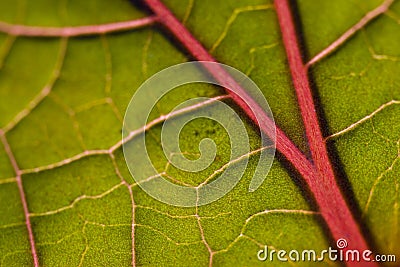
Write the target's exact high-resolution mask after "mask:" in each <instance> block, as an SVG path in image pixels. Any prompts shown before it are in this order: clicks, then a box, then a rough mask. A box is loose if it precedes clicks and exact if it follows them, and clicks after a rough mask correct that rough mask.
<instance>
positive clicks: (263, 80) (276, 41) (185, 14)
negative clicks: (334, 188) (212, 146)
mask: <svg viewBox="0 0 400 267" xmlns="http://www.w3.org/2000/svg"><path fill="white" fill-rule="evenodd" d="M165 4H166V5H167V6H168V7H169V8H171V10H172V12H173V13H174V14H175V15H176V16H177V17H178V18H179V19H180V20H181V21H183V24H184V25H186V27H187V28H188V29H189V30H190V32H191V33H192V34H193V36H195V37H196V39H198V40H199V41H200V42H201V43H202V44H203V45H204V46H205V47H206V49H208V50H209V51H210V53H211V54H212V55H213V56H214V57H215V58H216V59H217V60H218V61H219V62H221V63H225V64H228V65H231V66H233V67H235V68H237V69H239V70H241V71H243V72H244V73H246V74H248V75H249V76H250V77H251V78H252V79H253V80H254V81H255V82H256V83H257V85H258V86H259V87H260V88H261V89H262V91H263V93H264V94H265V96H266V98H267V100H268V102H269V105H270V107H271V109H272V111H273V114H274V119H275V122H276V124H277V125H278V126H279V127H280V128H281V129H282V130H283V131H284V132H285V133H286V135H287V136H288V137H289V138H290V139H291V140H292V141H293V142H294V143H295V144H296V145H297V146H298V147H299V148H300V149H301V150H302V151H304V153H306V154H307V155H309V154H310V151H309V149H308V142H307V140H306V138H305V137H304V136H305V130H304V127H303V122H302V117H301V113H300V111H299V109H298V107H299V106H298V103H297V98H296V95H295V90H294V88H293V86H292V81H291V75H290V67H289V66H288V63H287V58H286V54H285V48H284V44H283V42H282V37H281V33H280V28H279V24H278V19H277V14H276V10H275V8H274V5H273V3H272V2H268V1H264V0H243V1H240V2H238V1H233V0H228V1H218V2H216V3H215V2H210V1H193V0H187V1H182V0H180V1H176V0H168V1H165ZM380 4H381V1H376V0H373V1H352V2H349V1H335V2H327V1H319V2H318V1H312V0H305V1H298V3H297V9H296V8H294V9H295V10H294V12H298V15H299V17H298V21H297V23H299V25H298V26H299V27H301V29H302V31H303V39H304V50H307V51H305V52H306V53H305V55H304V57H305V60H306V61H309V60H311V59H312V58H314V57H315V56H316V55H318V53H319V52H320V51H324V49H325V48H326V47H328V46H329V44H331V43H333V42H334V41H335V40H337V38H339V37H340V35H341V34H342V33H344V32H345V31H346V30H347V29H349V28H351V27H352V26H354V25H356V24H357V22H358V21H360V19H362V18H363V17H364V16H365V15H366V14H367V13H368V12H369V11H370V10H373V9H374V8H376V7H377V6H379V5H380ZM0 10H1V12H0V21H4V22H7V23H8V24H6V26H4V25H5V24H1V25H0V26H1V27H0V29H3V31H4V29H8V28H7V25H15V24H23V25H30V26H52V27H63V26H82V25H96V24H109V23H111V24H112V25H115V24H113V23H114V22H117V21H127V20H134V19H139V18H146V17H147V16H148V11H147V10H146V9H144V8H143V3H140V4H139V3H137V2H133V3H130V2H128V1H122V0H121V1H113V2H112V3H111V2H106V1H84V2H82V3H81V2H79V3H75V2H62V3H54V2H52V1H35V3H23V2H22V1H21V3H19V4H18V5H15V4H14V2H11V1H1V3H0ZM105 10H106V12H105ZM44 12H45V14H46V15H43V14H44ZM399 12H400V5H399V3H398V1H396V2H395V3H393V5H392V6H391V7H390V9H389V11H387V12H386V13H385V14H383V15H380V16H377V17H376V18H375V19H374V20H372V21H369V23H368V24H366V25H365V26H363V27H362V28H361V29H359V30H357V31H356V32H355V33H354V35H353V36H352V37H351V38H347V39H346V40H345V42H344V43H343V45H340V46H339V47H338V48H337V49H336V50H335V51H333V53H331V54H330V55H329V56H327V57H326V56H325V57H323V58H321V59H320V60H317V61H316V62H314V63H313V64H311V65H310V67H311V69H310V72H311V75H312V78H313V79H314V84H313V87H314V88H313V89H314V93H315V98H316V102H317V104H318V106H317V107H318V109H319V116H320V117H319V119H320V121H322V122H323V123H322V127H323V133H324V137H325V138H327V142H328V147H329V152H330V157H331V159H332V160H333V164H334V167H335V168H336V169H337V172H338V173H339V175H338V180H339V183H340V184H341V185H342V187H343V188H344V191H345V195H346V196H347V197H348V199H349V201H350V204H351V205H350V206H351V207H352V211H353V213H354V216H355V217H356V218H357V219H358V221H359V222H360V223H361V225H363V227H364V228H365V229H364V230H365V231H363V233H364V234H365V235H366V237H367V238H366V239H368V240H371V244H372V247H373V249H374V252H375V253H380V254H396V256H397V258H398V257H400V254H399V251H400V247H399V242H398V241H399V240H400V232H399V230H398V227H399V212H398V209H399V207H398V201H399V193H398V191H399V188H398V187H399V186H398V183H399V182H398V176H399V173H400V169H399V168H400V167H399V160H398V159H399V157H400V156H399V155H400V145H399V143H400V136H399V133H400V129H399V123H397V122H398V121H399V114H400V113H399V108H400V106H399V100H400V90H399V79H398V78H397V76H398V75H396V74H397V69H398V67H399V66H398V64H399V63H398V62H399V57H400V51H399V46H398V43H399V41H400V40H398V39H399V36H400V34H398V31H399V30H400V28H399V25H398V24H399V21H400V13H399ZM332 22H334V23H332ZM146 23H147V22H146ZM148 23H149V25H147V26H144V27H141V28H137V29H136V28H134V29H131V30H125V31H121V32H118V33H111V32H110V33H107V34H93V35H92V36H88V37H70V38H69V37H66V36H64V37H62V38H58V37H53V38H44V37H35V36H31V37H22V36H18V37H15V36H13V35H7V34H1V35H0V45H1V46H0V66H1V70H0V99H1V101H0V112H1V114H2V116H0V129H1V131H0V135H1V136H2V143H3V146H0V203H1V206H0V236H1V238H0V240H1V242H0V255H1V257H0V261H1V265H4V266H13V265H16V266H21V265H28V266H29V265H33V264H34V259H35V255H34V253H33V252H34V251H36V252H37V257H36V258H37V259H38V260H39V264H40V265H45V266H48V265H51V266H53V265H55V266H73V265H89V266H96V265H107V266H120V265H132V262H133V264H136V265H150V266H157V265H160V266H169V265H171V266H172V265H182V266H185V265H190V266H192V265H199V266H204V265H208V264H211V263H212V264H213V265H216V266H231V265H247V266H254V265H262V264H265V263H263V262H260V261H258V259H257V255H256V254H257V251H258V250H260V248H263V247H264V245H268V246H269V248H275V249H285V250H287V251H290V250H292V249H297V250H303V249H315V250H317V251H319V250H322V249H326V248H327V247H328V246H330V245H332V244H333V243H334V240H332V239H331V236H330V233H329V231H328V229H326V226H325V223H324V222H323V221H322V217H321V215H320V213H319V210H318V208H317V207H316V206H315V203H314V201H313V200H312V194H311V192H310V191H309V190H308V187H307V185H306V184H304V182H302V177H301V176H300V175H299V174H298V173H297V172H296V171H295V170H294V168H293V166H292V165H290V164H289V163H288V162H287V160H286V159H285V158H284V156H283V155H282V154H279V155H278V156H277V159H276V160H275V161H274V164H273V166H272V169H271V171H270V173H269V175H268V177H267V179H266V180H265V182H264V183H263V184H262V186H261V187H260V188H259V189H258V190H257V191H255V192H253V193H250V192H248V186H249V183H250V180H251V177H252V174H253V172H254V169H255V166H256V164H257V157H256V156H250V157H249V159H250V161H249V166H248V168H247V171H246V173H245V175H244V177H243V178H242V179H241V181H240V182H239V184H238V185H237V186H236V187H235V188H234V189H233V190H232V191H231V192H229V193H228V194H227V195H226V196H224V197H223V198H221V199H220V200H218V201H217V202H214V203H212V204H210V205H206V206H203V207H199V208H198V209H195V208H179V207H171V206H168V205H166V204H162V203H160V202H158V201H156V200H154V199H152V198H151V197H150V196H148V195H147V194H146V193H145V192H143V191H142V190H141V189H140V187H139V186H138V185H137V184H135V182H134V180H133V179H132V178H131V175H130V173H129V171H128V170H127V168H126V165H125V160H124V158H123V155H122V150H121V146H120V142H121V140H120V139H121V127H122V119H123V114H124V112H125V109H126V107H127V105H128V103H129V100H130V98H131V97H132V95H133V93H134V92H135V90H136V89H137V88H138V87H139V86H140V85H141V84H142V83H143V82H144V81H145V80H146V79H147V78H149V77H150V76H151V75H153V74H154V73H156V72H158V71H160V70H162V69H164V68H166V67H168V66H171V65H174V64H177V63H181V62H185V61H188V60H190V59H191V57H190V56H189V55H188V53H187V52H186V51H185V50H184V49H183V47H182V46H181V45H180V44H179V42H178V41H177V40H176V39H174V38H172V36H171V34H170V33H168V31H166V30H160V29H159V28H158V27H157V26H155V25H150V23H152V22H148ZM135 27H136V26H135ZM11 29H14V30H15V28H13V27H11ZM26 29H28V30H29V31H30V32H31V33H32V32H33V33H36V32H37V31H36V30H37V28H33V29H32V28H26ZM91 30H93V31H94V30H95V29H94V28H91ZM17 35H18V34H17ZM59 35H62V34H59ZM307 54H309V56H307ZM221 94H224V93H223V91H222V90H220V89H219V88H215V87H211V86H207V85H203V84H201V85H188V86H183V87H182V88H179V89H178V90H177V91H176V92H174V93H172V94H170V95H167V96H166V97H165V98H164V99H163V100H162V101H161V102H160V103H159V104H158V105H157V108H156V109H155V110H154V112H153V113H152V116H151V118H150V120H151V119H155V118H157V117H159V116H160V115H163V114H168V113H169V112H171V110H172V109H173V108H174V107H175V106H176V105H178V104H180V103H181V102H183V101H184V100H186V99H191V98H193V97H198V96H206V97H215V96H219V95H221ZM225 102H227V103H229V104H230V105H231V106H232V107H234V108H236V110H237V111H238V112H239V113H240V115H241V116H242V118H243V121H245V122H246V125H247V130H248V133H249V136H250V140H251V146H252V149H253V150H255V149H257V148H259V143H260V140H259V133H258V129H257V128H256V127H254V125H253V124H252V123H251V122H250V121H249V120H248V119H247V118H246V116H245V114H244V112H241V111H240V109H239V108H238V107H237V105H236V104H235V103H233V101H231V100H225ZM161 126H162V125H156V126H154V127H152V128H151V129H149V130H148V131H147V132H146V140H147V145H148V151H151V157H152V159H153V162H154V164H155V165H156V166H157V168H158V170H159V171H160V172H163V171H165V172H166V173H167V174H168V176H170V177H172V178H173V179H175V180H177V181H179V182H184V183H188V184H191V185H195V184H198V183H200V182H202V181H204V178H205V177H208V176H210V175H211V174H212V173H213V172H214V171H215V170H218V169H219V168H221V167H222V166H223V165H224V164H227V161H228V160H229V153H228V152H227V151H229V149H230V147H229V139H228V137H227V135H226V132H225V131H224V130H223V129H222V128H221V127H220V126H219V125H218V124H215V123H212V122H211V121H209V120H205V119H198V120H195V121H192V122H191V123H189V124H188V125H187V126H186V127H185V128H184V129H183V131H182V133H181V135H180V138H181V139H180V140H181V148H182V150H184V151H185V152H187V153H189V154H191V157H193V158H196V157H197V156H196V155H198V152H199V151H198V144H199V142H200V140H202V139H203V138H206V137H209V138H212V139H213V140H214V141H215V142H216V144H217V145H218V148H219V150H218V153H217V158H216V161H215V162H214V163H213V164H212V165H211V166H210V168H208V169H207V170H205V171H203V172H201V173H186V172H183V171H181V170H179V169H177V168H174V167H168V168H167V169H166V166H168V165H167V161H166V158H165V156H164V155H163V151H162V147H161V145H160V134H161ZM132 142H135V139H133V140H132ZM14 157H15V163H16V165H17V166H16V165H15V164H14V166H13V163H14V162H13V159H14ZM16 171H17V172H16ZM18 171H20V172H21V173H19V172H18ZM19 174H21V175H19ZM20 179H21V180H20ZM19 181H22V183H19ZM20 188H22V189H23V190H24V193H25V198H26V199H24V198H23V197H21V193H20V190H19V189H20ZM25 201H26V203H27V207H26V208H27V209H25V207H24V205H23V204H24V202H25ZM27 213H29V216H28V218H29V221H30V224H31V227H30V228H31V229H32V231H33V233H32V234H30V233H29V231H28V229H29V227H27V226H26V218H25V217H26V216H25V215H26V214H27ZM132 225H133V226H134V227H132ZM366 233H368V234H366ZM32 240H34V243H35V250H33V249H32V246H31V245H32ZM133 252H134V253H133ZM211 261H212V262H211ZM268 263H269V262H268ZM271 264H272V263H271ZM273 264H276V266H280V265H288V264H292V265H300V266H313V264H314V265H321V266H325V265H326V264H331V265H335V264H334V263H332V262H329V263H328V262H324V263H319V264H318V263H311V262H296V263H285V262H273Z"/></svg>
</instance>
